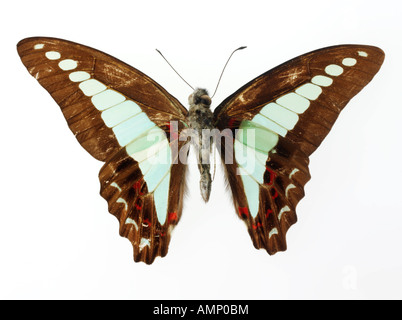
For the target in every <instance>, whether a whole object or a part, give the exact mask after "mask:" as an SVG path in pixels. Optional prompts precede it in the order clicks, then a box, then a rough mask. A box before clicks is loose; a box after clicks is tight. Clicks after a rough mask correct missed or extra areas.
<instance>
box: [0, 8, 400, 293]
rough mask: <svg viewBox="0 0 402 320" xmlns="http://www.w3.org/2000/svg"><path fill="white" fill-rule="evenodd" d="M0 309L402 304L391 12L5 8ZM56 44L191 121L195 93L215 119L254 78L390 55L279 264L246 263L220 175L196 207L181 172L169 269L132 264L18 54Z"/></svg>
mask: <svg viewBox="0 0 402 320" xmlns="http://www.w3.org/2000/svg"><path fill="white" fill-rule="evenodd" d="M0 30H2V41H1V57H2V59H1V61H2V68H1V77H0V82H1V86H0V87H1V97H2V99H1V102H2V103H1V109H0V110H1V111H0V112H1V113H0V114H1V116H0V121H1V125H0V130H1V157H0V162H1V167H0V168H1V191H0V200H1V207H0V298H2V299H16V298H23V299H184V298H185V299H332V298H334V299H374V298H402V289H401V287H402V258H401V245H402V201H401V175H402V170H401V147H402V143H401V137H402V133H401V123H400V121H401V119H402V105H401V102H402V93H401V83H402V81H401V75H402V63H401V58H402V41H401V40H402V7H401V2H400V1H398V0H395V1H371V0H364V1H351V0H347V1H341V0H338V1H321V0H319V1H254V0H248V1H237V0H230V1H222V0H221V1H218V0H213V1H209V0H207V1H189V0H187V1H172V0H169V1H153V0H147V1H118V0H114V1H100V0H98V1H82V0H81V1H74V0H70V1H65V2H60V3H59V2H56V1H39V0H37V1H8V2H6V3H4V4H3V6H2V19H1V20H0ZM30 36H53V37H59V38H64V39H68V40H72V41H75V42H79V43H83V44H86V45H89V46H91V47H94V48H97V49H100V50H102V51H105V52H107V53H109V54H111V55H113V56H116V57H118V58H119V59H121V60H123V61H126V62H127V63H129V64H131V65H133V66H135V67H136V68H138V69H140V70H141V71H143V72H145V73H146V74H148V75H149V76H151V77H152V78H153V79H154V80H156V81H157V82H159V83H160V84H161V85H162V86H164V87H165V88H166V89H167V90H168V91H169V92H170V93H171V94H172V95H174V96H175V97H177V98H178V99H179V100H180V101H181V102H182V103H183V104H184V105H187V97H188V95H189V94H190V93H191V89H190V88H189V87H187V86H186V84H184V82H182V81H181V80H180V79H179V78H178V77H177V76H176V75H175V74H174V73H173V71H172V70H171V69H170V68H169V66H168V65H167V64H166V63H165V62H164V61H163V59H162V58H161V57H160V56H159V55H158V54H157V52H156V51H155V50H154V49H155V48H158V49H160V50H162V52H163V53H164V54H165V56H166V57H167V58H168V59H169V60H170V62H171V63H172V64H173V65H174V66H175V68H176V69H177V70H178V71H179V72H181V74H182V76H183V77H184V78H185V79H186V80H187V81H188V82H190V83H191V84H192V85H193V86H201V87H206V88H208V89H209V90H210V91H213V89H214V88H215V85H216V82H217V80H218V77H219V74H220V71H221V69H222V67H223V65H224V63H225V61H226V59H227V57H228V55H229V54H230V52H231V51H232V50H233V49H235V48H237V47H239V46H241V45H247V46H248V49H246V50H243V51H241V52H238V53H237V54H236V55H235V56H234V57H233V59H232V61H231V62H230V64H229V66H228V69H227V71H226V73H225V75H224V78H223V80H222V84H221V86H220V88H219V91H218V93H217V94H216V96H215V98H214V102H213V107H216V106H217V105H218V104H219V102H220V101H222V100H223V99H224V98H225V97H227V96H228V95H229V94H231V93H232V92H234V91H235V90H237V89H238V88H239V87H240V86H242V85H243V84H245V83H246V82H248V81H250V80H251V79H253V78H254V77H256V76H258V75H259V74H261V73H263V72H265V71H267V70H269V69H270V68H272V67H275V66H276V65H278V64H280V63H282V62H285V61H286V60H289V59H291V58H293V57H295V56H298V55H300V54H303V53H305V52H308V51H312V50H315V49H318V48H321V47H326V46H330V45H335V44H343V43H360V44H370V45H376V46H379V47H381V48H382V49H383V50H384V51H385V52H386V59H385V63H384V65H383V67H382V69H381V70H380V72H379V73H378V74H377V76H376V77H375V78H374V80H373V81H372V82H371V83H370V84H369V85H368V86H367V87H366V88H365V89H364V90H363V91H362V92H361V93H360V94H359V95H358V96H356V97H355V98H354V99H353V100H352V101H351V102H350V103H349V105H348V106H347V107H346V108H345V110H344V111H343V113H342V114H341V116H340V117H339V119H338V121H337V123H336V124H335V126H334V128H333V130H332V131H331V133H330V134H329V136H328V137H327V139H326V140H325V141H324V143H323V144H322V146H321V147H320V148H319V149H318V151H316V152H315V153H314V154H313V156H312V157H311V165H310V170H311V175H312V180H311V181H310V182H309V183H308V184H307V185H306V188H305V191H306V197H305V198H304V199H303V200H302V201H301V202H300V204H299V206H298V209H297V213H298V217H299V222H298V223H297V224H296V225H295V226H293V227H292V228H291V229H290V230H289V233H288V236H287V239H288V251H287V252H285V253H279V254H277V255H275V256H273V257H270V256H269V255H267V254H266V252H265V251H257V250H255V249H254V247H253V245H252V242H251V240H250V238H249V235H248V233H247V230H246V228H245V226H244V225H243V222H242V221H240V220H239V219H238V218H237V217H236V213H235V212H234V209H233V206H232V203H231V199H230V194H229V192H228V191H226V190H225V189H224V182H223V178H222V170H221V168H220V167H218V171H217V174H216V179H215V182H214V184H213V192H212V196H211V200H210V202H209V203H208V204H204V203H203V202H202V201H201V196H200V194H199V187H198V181H199V176H198V171H197V168H196V166H193V167H192V168H191V174H190V176H189V186H190V188H189V193H188V195H187V198H186V202H185V209H184V212H183V217H182V220H181V222H180V223H179V225H178V226H177V228H176V229H175V230H174V234H173V237H172V241H171V244H170V251H169V254H168V255H167V257H165V258H163V259H160V258H158V259H157V260H156V261H155V263H154V264H153V265H151V266H148V265H145V264H143V263H137V264H136V263H134V262H133V259H132V248H131V244H130V243H129V241H127V240H126V239H124V238H121V237H120V236H119V235H118V222H117V220H116V219H115V218H114V217H113V216H112V215H110V214H109V213H108V210H107V204H106V202H105V200H104V199H103V198H101V197H100V196H99V194H98V193H99V181H98V177H97V175H98V171H99V169H100V167H101V165H102V164H101V163H100V162H98V161H97V160H94V159H93V158H92V157H91V156H90V155H89V154H88V153H86V151H85V150H84V149H82V148H81V147H80V145H79V144H78V143H77V142H76V140H75V138H74V136H73V135H72V134H71V132H70V130H69V129H68V127H67V125H66V123H65V120H64V118H63V116H62V114H61V112H60V110H59V108H58V106H57V105H56V103H54V101H53V99H52V98H51V97H50V96H49V95H48V93H47V92H46V91H45V90H44V89H42V88H41V87H40V85H39V84H38V83H37V82H36V81H35V79H34V78H32V77H31V76H30V75H29V74H28V73H27V71H26V69H25V67H24V66H23V65H22V63H21V62H20V59H19V57H18V55H17V51H16V44H17V42H18V41H19V40H21V39H22V38H25V37H30Z"/></svg>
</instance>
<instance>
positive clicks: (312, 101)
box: [214, 45, 384, 254]
mask: <svg viewBox="0 0 402 320" xmlns="http://www.w3.org/2000/svg"><path fill="white" fill-rule="evenodd" d="M383 60H384V53H383V51H382V50H381V49H379V48H376V47H372V46H359V45H341V46H335V47H329V48H324V49H320V50H316V51H313V52H310V53H308V54H305V55H302V56H300V57H297V58H295V59H292V60H290V61H288V62H286V63H284V64H282V65H280V66H278V67H276V68H274V69H272V70H270V71H268V72H266V73H264V74H262V75H261V76H259V77H257V78H256V79H254V80H252V81H251V82H249V83H248V84H246V85H245V86H243V87H242V88H240V89H239V90H238V91H236V92H235V93H234V94H232V95H231V96H229V97H228V98H227V99H226V100H225V101H223V102H222V103H221V104H220V105H219V106H218V108H217V109H216V110H215V111H214V118H215V125H216V127H217V128H218V129H219V130H221V132H223V137H224V139H222V140H219V141H218V142H217V147H218V150H220V151H221V157H222V161H223V162H224V167H225V170H226V177H227V179H228V182H229V185H230V187H231V190H232V194H233V200H234V205H235V208H236V210H237V212H238V214H239V216H240V217H241V218H242V219H243V220H244V221H245V222H246V224H247V226H248V231H249V234H250V236H251V238H252V240H253V243H254V246H255V247H256V248H258V249H259V248H264V249H266V250H267V252H268V253H269V254H275V253H276V252H278V251H284V250H286V232H287V230H288V229H289V227H290V226H291V225H292V224H294V223H295V222H296V220H297V217H296V205H297V204H298V202H299V201H300V200H301V199H302V198H303V196H304V189H303V187H304V185H305V184H306V183H307V181H308V180H309V179H310V174H309V169H308V163H309V158H308V157H309V156H310V154H311V153H313V152H314V151H315V150H316V148H317V147H318V146H319V145H320V144H321V142H322V141H323V139H324V138H325V137H326V135H327V134H328V133H329V131H330V129H331V127H332V126H333V124H334V123H335V120H336V119H337V117H338V115H339V113H340V112H341V110H342V109H343V108H344V107H345V105H346V104H347V103H348V102H349V100H350V99H351V98H352V97H353V96H355V95H356V94H357V93H358V92H359V91H360V90H361V89H362V88H363V87H364V86H365V85H367V84H368V83H369V82H370V81H371V79H372V78H373V77H374V75H375V74H376V73H377V71H378V70H379V69H380V67H381V64H382V62H383ZM225 129H229V130H230V131H229V132H228V131H227V130H226V134H225ZM239 129H240V130H239ZM234 136H235V139H233V138H232V137H234ZM231 161H232V162H231Z"/></svg>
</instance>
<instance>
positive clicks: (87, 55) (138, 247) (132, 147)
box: [17, 37, 384, 264]
mask: <svg viewBox="0 0 402 320" xmlns="http://www.w3.org/2000/svg"><path fill="white" fill-rule="evenodd" d="M17 50H18V53H19V55H20V57H21V60H22V62H23V64H24V65H25V67H26V68H27V70H28V72H29V73H30V74H31V75H32V76H33V77H34V78H35V79H36V80H38V82H39V83H40V84H41V85H42V86H43V87H44V88H45V89H46V90H47V91H48V92H49V93H50V94H51V96H52V97H53V98H54V100H55V101H56V103H57V104H58V105H59V106H60V108H61V111H62V112H63V115H64V117H65V119H66V121H67V124H68V126H69V128H70V129H71V131H72V132H73V134H74V135H75V137H76V138H77V140H78V142H79V143H80V144H81V145H82V146H83V147H84V148H85V149H86V150H87V151H88V152H89V153H90V154H91V155H92V156H93V157H94V158H96V159H98V160H100V161H102V162H104V165H103V166H102V168H101V170H100V172H99V181H100V184H101V196H102V197H103V198H105V199H106V201H107V202H108V208H109V212H110V213H111V214H113V215H114V216H115V217H116V218H117V219H118V221H119V233H120V235H121V236H124V237H126V238H127V239H129V240H130V242H131V243H132V245H133V248H134V260H135V261H143V262H145V263H147V264H151V263H152V262H153V261H154V260H155V258H156V257H158V256H160V257H164V256H165V255H166V254H167V252H168V247H169V243H170V237H171V232H172V230H173V229H174V227H175V226H176V225H177V223H178V222H179V220H180V218H181V214H182V211H183V197H184V191H185V189H186V179H185V178H186V172H187V163H186V162H185V161H182V160H184V159H185V158H186V156H187V154H188V151H187V150H188V147H189V146H190V145H191V144H192V145H193V146H194V147H195V149H196V157H197V160H198V168H199V171H200V175H201V179H200V189H201V195H202V197H203V199H204V200H205V201H208V199H209V196H210V193H211V173H210V163H209V158H210V155H211V147H212V143H213V142H214V143H215V144H216V147H217V149H218V152H220V156H221V159H222V162H223V168H224V172H225V175H226V179H227V181H228V185H229V187H230V190H231V192H232V196H233V204H234V208H235V211H236V214H237V216H238V217H239V218H240V219H241V220H243V221H244V223H245V225H246V226H247V229H248V232H249V234H250V237H251V239H252V242H253V244H254V246H255V247H256V248H258V249H265V250H266V251H267V252H268V253H269V254H275V253H276V252H279V251H284V250H286V248H287V245H286V233H287V231H288V229H289V228H290V226H291V225H293V224H294V223H295V222H296V221H297V216H296V206H297V204H298V203H299V201H300V200H301V199H302V198H303V197H304V186H305V184H306V183H307V181H308V180H309V179H310V173H309V168H308V164H309V156H310V155H311V154H312V153H313V152H314V151H315V150H316V149H317V148H318V146H319V145H320V144H321V143H322V141H323V140H324V138H325V137H326V136H327V134H328V133H329V131H330V130H331V127H332V126H333V125H334V123H335V121H336V119H337V118H338V116H339V114H340V112H341V111H342V110H343V108H344V107H345V106H346V104H347V103H348V102H349V101H350V99H352V98H353V97H354V96H355V95H356V94H357V93H359V92H360V91H361V90H362V89H363V88H364V87H365V86H366V85H367V84H368V83H369V82H370V81H371V80H372V78H373V77H374V75H375V74H376V73H377V72H378V71H379V69H380V67H381V65H382V63H383V60H384V52H383V51H382V50H381V49H379V48H377V47H373V46H367V45H338V46H333V47H327V48H322V49H319V50H315V51H312V52H309V53H306V54H303V55H301V56H299V57H296V58H294V59H292V60H289V61H287V62H285V63H283V64H281V65H279V66H278V67H276V68H273V69H272V70H269V71H267V72H265V73H263V74H261V75H260V76H259V77H257V78H255V79H253V80H251V81H250V82H249V83H247V84H245V85H244V86H243V87H241V88H240V89H238V90H237V91H236V92H234V93H233V94H232V95H230V96H229V97H228V98H226V99H225V100H224V101H223V102H222V103H220V104H219V106H218V107H217V108H216V109H215V110H214V111H213V112H212V111H211V110H210V105H211V98H210V97H209V95H208V93H207V91H206V90H204V89H197V90H195V91H194V92H193V94H192V95H190V97H189V104H190V108H189V110H187V109H186V108H185V107H184V106H183V105H182V104H181V103H180V102H179V101H178V100H177V99H176V98H174V97H173V96H172V95H171V94H169V93H168V92H167V91H166V90H165V89H164V88H163V87H162V86H161V85H159V84H158V83H157V82H156V81H154V80H152V79H151V78H150V77H148V76H147V75H145V74H144V73H142V72H140V71H139V70H137V69H135V68H133V67H131V66H129V65H127V64H125V63H124V62H122V61H120V60H118V59H116V58H114V57H112V56H110V55H108V54H105V53H103V52H101V51H99V50H96V49H93V48H90V47H87V46H84V45H81V44H77V43H74V42H70V41H66V40H62V39H55V38H47V37H35V38H27V39H24V40H22V41H20V42H19V43H18V45H17ZM357 126H358V124H357V125H356V127H357ZM211 131H212V133H211ZM182 137H183V139H182ZM188 137H190V139H188ZM214 137H215V138H216V139H214ZM189 140H191V142H190V141H189ZM176 150H177V151H178V152H176ZM183 150H184V152H182V151H183ZM182 154H184V157H181V155H182ZM206 234H208V233H207V232H206Z"/></svg>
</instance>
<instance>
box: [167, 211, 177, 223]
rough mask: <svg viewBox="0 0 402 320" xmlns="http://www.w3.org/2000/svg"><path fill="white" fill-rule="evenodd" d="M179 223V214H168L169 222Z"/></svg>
mask: <svg viewBox="0 0 402 320" xmlns="http://www.w3.org/2000/svg"><path fill="white" fill-rule="evenodd" d="M175 221H177V212H169V213H168V222H175Z"/></svg>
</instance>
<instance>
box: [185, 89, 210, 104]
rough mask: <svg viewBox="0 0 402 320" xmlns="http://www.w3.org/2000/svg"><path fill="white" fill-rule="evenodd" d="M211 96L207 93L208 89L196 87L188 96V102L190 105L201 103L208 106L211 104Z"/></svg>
mask: <svg viewBox="0 0 402 320" xmlns="http://www.w3.org/2000/svg"><path fill="white" fill-rule="evenodd" d="M211 102H212V100H211V98H210V96H209V94H208V91H207V90H206V89H200V88H197V89H195V90H194V92H193V93H192V94H190V96H189V97H188V103H189V104H190V106H191V105H199V104H201V105H203V106H204V107H208V108H209V107H210V106H211Z"/></svg>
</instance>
